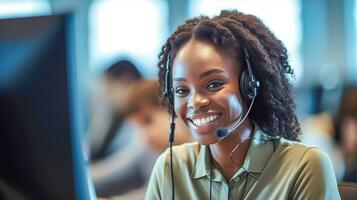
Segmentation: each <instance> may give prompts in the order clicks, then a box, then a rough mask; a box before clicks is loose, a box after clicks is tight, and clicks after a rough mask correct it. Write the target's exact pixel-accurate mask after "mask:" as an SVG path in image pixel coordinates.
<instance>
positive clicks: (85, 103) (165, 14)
mask: <svg viewBox="0 0 357 200" xmlns="http://www.w3.org/2000/svg"><path fill="white" fill-rule="evenodd" d="M222 9H238V10H239V11H243V12H245V13H249V14H253V15H256V16H257V17H259V18H261V19H262V21H263V22H265V24H266V25H267V26H268V27H270V29H271V30H272V31H273V33H275V34H276V36H277V37H278V38H279V39H281V40H282V41H283V43H284V44H285V45H286V47H287V49H288V52H289V56H290V64H291V66H292V67H293V69H294V71H295V78H294V79H291V82H292V83H293V86H294V95H295V98H296V102H297V113H298V116H299V119H300V121H301V123H302V127H303V136H302V142H304V143H307V144H310V145H316V146H319V147H320V148H322V149H323V150H324V151H326V153H328V154H329V155H330V156H331V157H332V160H333V162H334V166H335V172H336V178H337V179H338V180H339V181H342V180H343V179H344V176H345V175H346V173H347V172H349V171H353V169H350V168H351V167H347V166H346V165H351V163H352V165H353V164H356V162H355V161H354V160H353V159H352V160H353V161H351V163H350V164H348V163H347V164H345V162H346V161H345V156H344V154H345V153H344V151H352V153H351V154H353V151H355V150H353V146H357V139H356V138H357V129H356V125H351V126H350V125H349V127H352V128H349V130H350V131H349V132H352V134H349V135H348V134H347V136H348V139H347V140H349V141H354V142H355V143H353V142H352V144H345V143H346V142H345V143H344V141H345V140H346V139H343V138H341V137H345V136H346V135H342V136H341V129H343V127H341V126H343V125H345V122H342V121H341V115H342V114H345V113H347V114H348V116H352V118H353V120H352V122H351V123H352V124H356V116H357V115H356V113H353V111H354V109H356V104H357V99H356V95H355V94H354V95H353V94H352V95H349V97H348V98H347V99H350V100H347V101H348V104H349V105H348V106H345V107H344V106H341V99H342V95H343V94H345V91H349V90H350V89H351V88H352V90H356V89H355V87H356V86H357V0H315V1H310V0H269V1H263V0H219V1H217V0H180V1H179V0H130V1H129V0H128V1H127V0H32V1H31V0H27V1H26V0H17V1H13V0H0V19H11V18H27V17H33V16H48V15H63V14H70V15H71V17H72V18H71V19H72V21H71V23H72V27H73V28H72V29H70V31H71V33H70V34H71V35H72V36H71V37H72V40H71V45H69V46H68V48H71V49H70V50H68V52H69V54H71V56H73V57H74V58H73V59H72V62H74V63H73V65H71V69H70V71H71V72H73V73H72V75H71V76H75V79H76V82H75V83H74V82H72V86H71V87H72V88H73V89H72V90H71V91H72V92H71V95H70V96H71V97H72V101H71V104H73V106H72V109H71V115H72V116H73V119H72V123H74V124H75V127H76V128H75V129H76V131H74V132H75V134H76V135H77V138H79V140H80V143H81V144H80V146H81V149H83V154H84V160H85V162H86V163H87V164H88V165H90V164H89V163H91V161H92V160H91V156H90V155H91V151H92V150H91V148H92V146H91V145H92V144H97V143H100V142H95V141H94V142H93V141H89V140H95V139H98V140H101V142H102V143H103V140H105V139H103V137H105V136H102V138H101V137H100V136H98V137H97V136H95V137H93V136H91V135H90V134H93V133H92V132H93V129H94V128H93V121H95V120H94V119H96V117H95V116H94V115H96V114H97V113H96V111H98V110H100V111H98V112H102V111H103V109H102V108H100V109H98V108H94V107H97V105H94V104H101V101H100V100H98V99H100V98H98V96H100V95H101V94H102V93H103V91H102V90H103V86H102V85H103V84H105V83H103V74H105V72H106V70H108V68H109V67H110V66H111V65H113V64H114V63H115V62H117V61H118V60H127V61H130V62H132V63H133V64H134V65H135V66H136V67H137V68H138V70H139V72H140V74H141V75H142V77H143V79H156V76H157V69H156V64H157V61H158V54H159V52H160V50H161V46H162V45H163V44H164V42H165V40H166V38H167V37H168V36H169V35H170V33H172V32H173V31H174V30H175V28H176V27H177V26H178V25H180V24H181V23H183V22H184V21H185V20H186V19H188V18H191V17H195V16H198V15H208V16H214V15H216V14H218V13H219V12H220V10H222ZM0 39H1V38H0ZM16 59H25V58H21V57H19V58H16ZM0 63H1V61H0ZM0 72H1V65H0ZM1 78H2V74H0V79H1ZM104 82H105V81H104ZM0 83H1V80H0ZM73 84H74V85H73ZM346 88H347V89H346ZM98 91H99V92H98ZM355 93H356V92H355ZM351 96H352V97H351ZM74 97H75V98H74ZM73 98H74V99H73ZM351 99H352V100H351ZM354 112H355V111H354ZM101 117H102V120H103V119H107V118H105V117H104V115H103V116H101ZM349 119H350V118H349ZM348 123H350V122H348ZM129 124H130V123H129ZM99 127H101V125H99ZM103 127H104V126H103ZM96 129H98V127H96ZM127 130H131V129H130V128H129V129H127ZM138 131H140V130H138ZM347 136H346V137H347ZM88 138H91V139H88ZM93 138H94V139H93ZM110 139H112V140H115V138H114V137H111V138H110ZM110 142H112V141H110ZM99 145H100V144H99ZM343 145H349V147H343ZM351 146H352V147H351ZM113 148H114V150H113V151H115V147H113ZM345 148H349V150H346V149H345ZM351 148H352V150H351ZM356 149H357V147H356ZM355 153H356V154H357V152H355ZM110 154H111V153H110V151H109V153H107V154H103V155H104V157H105V156H110ZM103 155H102V158H101V159H105V158H104V157H103ZM122 159H129V158H126V157H123V158H122ZM356 160H357V159H356ZM98 162H100V161H98ZM117 162H125V161H124V160H117ZM348 162H350V161H348ZM103 166H106V165H105V164H103V165H102V167H103ZM352 168H353V167H352ZM102 170H103V169H102ZM91 173H99V172H97V171H95V170H94V171H93V170H92V171H91V170H89V173H88V174H89V176H91ZM355 176H356V175H355ZM99 187H100V186H96V188H97V193H99V194H103V196H116V195H123V193H121V194H115V192H114V193H113V192H110V191H98V188H99ZM138 188H139V187H138ZM99 190H100V189H99Z"/></svg>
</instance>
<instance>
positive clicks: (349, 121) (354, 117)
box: [336, 86, 357, 182]
mask: <svg viewBox="0 0 357 200" xmlns="http://www.w3.org/2000/svg"><path fill="white" fill-rule="evenodd" d="M336 129H337V133H338V134H337V137H338V139H339V140H340V141H341V145H342V150H343V155H344V159H345V165H346V172H345V175H344V177H343V181H346V182H357V86H348V87H346V88H345V89H344V91H343V93H342V98H341V101H340V108H339V113H338V115H337V121H336Z"/></svg>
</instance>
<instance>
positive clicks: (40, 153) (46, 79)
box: [0, 15, 76, 199]
mask: <svg viewBox="0 0 357 200" xmlns="http://www.w3.org/2000/svg"><path fill="white" fill-rule="evenodd" d="M67 22H68V16H65V15H57V16H39V17H28V18H17V19H0V163H1V164H0V183H1V184H0V199H1V198H5V197H7V196H6V195H8V194H6V193H7V192H8V191H6V190H10V191H15V192H17V193H20V194H22V195H24V196H25V197H26V199H27V198H29V199H75V198H76V197H75V192H76V191H75V180H74V179H75V177H76V176H75V171H74V168H76V167H74V165H73V163H74V162H73V152H72V150H73V149H72V148H73V141H72V140H73V135H72V134H74V133H73V131H71V130H72V129H71V123H72V121H71V115H70V110H71V109H70V104H71V101H70V95H69V94H70V89H71V88H70V84H69V83H70V77H71V76H69V66H68V63H69V61H68V52H69V51H68V46H67V45H68V38H67V37H68V30H67V27H68V24H67ZM1 186H3V187H1ZM2 190H3V191H2ZM1 195H2V196H1Z"/></svg>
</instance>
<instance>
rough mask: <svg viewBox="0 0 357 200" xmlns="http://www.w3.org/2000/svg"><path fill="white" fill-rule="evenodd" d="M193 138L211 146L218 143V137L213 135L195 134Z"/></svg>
mask: <svg viewBox="0 0 357 200" xmlns="http://www.w3.org/2000/svg"><path fill="white" fill-rule="evenodd" d="M193 138H194V140H195V141H197V142H198V143H200V144H204V145H209V144H214V143H216V142H217V141H218V139H217V137H216V136H214V135H213V134H198V133H195V134H193Z"/></svg>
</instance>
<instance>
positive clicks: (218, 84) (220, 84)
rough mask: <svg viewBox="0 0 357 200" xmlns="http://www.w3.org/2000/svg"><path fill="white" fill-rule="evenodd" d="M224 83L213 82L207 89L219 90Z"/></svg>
mask: <svg viewBox="0 0 357 200" xmlns="http://www.w3.org/2000/svg"><path fill="white" fill-rule="evenodd" d="M223 84H224V83H223V82H222V81H211V82H210V83H209V84H208V86H207V88H208V89H218V88H219V87H220V86H222V85H223Z"/></svg>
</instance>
